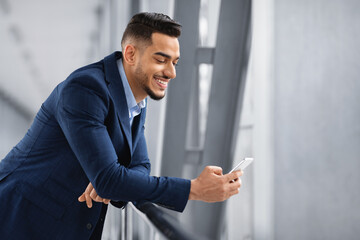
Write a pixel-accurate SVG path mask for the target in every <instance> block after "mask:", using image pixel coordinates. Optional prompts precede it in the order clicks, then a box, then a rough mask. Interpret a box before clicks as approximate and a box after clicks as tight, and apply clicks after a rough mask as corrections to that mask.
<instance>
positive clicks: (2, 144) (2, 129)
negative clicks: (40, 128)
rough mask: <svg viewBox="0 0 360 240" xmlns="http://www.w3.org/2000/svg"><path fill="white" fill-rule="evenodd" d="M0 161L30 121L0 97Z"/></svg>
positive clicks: (22, 134)
mask: <svg viewBox="0 0 360 240" xmlns="http://www.w3.org/2000/svg"><path fill="white" fill-rule="evenodd" d="M0 116H1V117H0V161H1V160H2V159H3V158H4V157H5V155H6V154H7V153H8V152H9V151H10V150H11V148H12V147H13V146H14V145H16V144H17V143H18V141H19V140H20V139H21V138H22V137H23V136H24V135H25V133H26V131H27V129H28V128H29V127H30V124H31V122H30V121H29V120H28V119H26V118H24V117H23V116H22V115H21V114H19V113H18V112H17V111H16V110H15V109H14V108H13V107H12V106H10V105H9V104H8V103H7V102H6V101H4V100H2V99H1V98H0Z"/></svg>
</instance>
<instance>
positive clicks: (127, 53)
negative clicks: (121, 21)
mask: <svg viewBox="0 0 360 240" xmlns="http://www.w3.org/2000/svg"><path fill="white" fill-rule="evenodd" d="M135 53H136V48H135V46H134V45H132V44H127V45H126V46H125V49H124V50H123V56H124V59H123V61H125V62H126V63H127V64H129V65H131V66H133V65H135V59H136V57H135Z"/></svg>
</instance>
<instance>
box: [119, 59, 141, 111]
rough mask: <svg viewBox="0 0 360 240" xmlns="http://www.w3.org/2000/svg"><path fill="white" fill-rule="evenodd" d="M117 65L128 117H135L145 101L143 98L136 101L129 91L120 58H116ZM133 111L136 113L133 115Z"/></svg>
mask: <svg viewBox="0 0 360 240" xmlns="http://www.w3.org/2000/svg"><path fill="white" fill-rule="evenodd" d="M117 66H118V69H119V73H120V78H121V81H122V84H123V86H124V90H125V97H126V102H127V106H128V110H129V118H132V117H135V116H136V115H138V114H139V113H140V111H139V110H140V109H141V108H144V107H145V106H146V101H145V99H144V100H142V101H141V102H139V103H136V100H135V97H134V94H133V92H132V91H131V88H130V85H129V82H128V80H127V77H126V74H125V70H124V66H123V63H122V59H121V58H120V59H119V60H117ZM134 113H135V114H136V115H134Z"/></svg>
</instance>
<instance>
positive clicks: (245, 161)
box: [229, 158, 254, 173]
mask: <svg viewBox="0 0 360 240" xmlns="http://www.w3.org/2000/svg"><path fill="white" fill-rule="evenodd" d="M253 161H254V158H244V159H243V160H242V161H241V162H239V164H238V165H236V167H234V168H233V169H232V170H231V171H230V172H229V173H231V172H234V171H237V170H240V169H241V170H244V169H245V168H246V167H247V166H249V165H250V164H251V163H252V162H253Z"/></svg>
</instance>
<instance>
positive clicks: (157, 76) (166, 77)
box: [154, 75, 171, 80]
mask: <svg viewBox="0 0 360 240" xmlns="http://www.w3.org/2000/svg"><path fill="white" fill-rule="evenodd" d="M154 77H156V78H164V79H167V80H170V79H171V78H170V77H169V76H166V75H162V76H160V75H154Z"/></svg>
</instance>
